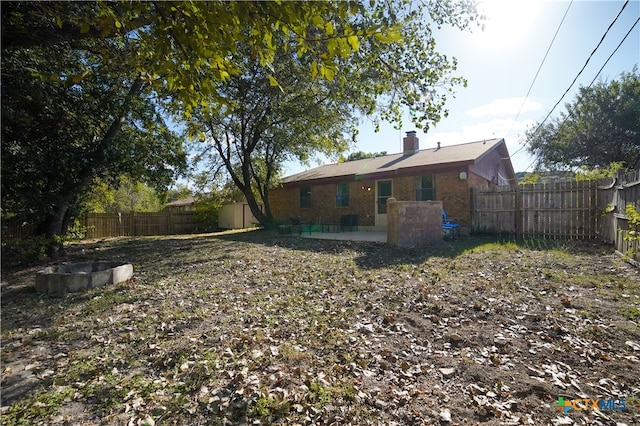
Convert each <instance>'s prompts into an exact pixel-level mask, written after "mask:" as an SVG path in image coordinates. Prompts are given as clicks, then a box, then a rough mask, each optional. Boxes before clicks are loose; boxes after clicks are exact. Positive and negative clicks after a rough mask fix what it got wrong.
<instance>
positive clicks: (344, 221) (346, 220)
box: [340, 214, 358, 232]
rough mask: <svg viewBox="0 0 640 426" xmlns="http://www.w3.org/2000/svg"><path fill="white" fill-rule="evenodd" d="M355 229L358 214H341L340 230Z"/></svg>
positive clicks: (356, 227)
mask: <svg viewBox="0 0 640 426" xmlns="http://www.w3.org/2000/svg"><path fill="white" fill-rule="evenodd" d="M347 230H349V231H357V230H358V215H357V214H343V215H342V216H340V231H341V232H344V231H347Z"/></svg>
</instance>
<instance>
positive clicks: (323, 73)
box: [172, 2, 473, 226]
mask: <svg viewBox="0 0 640 426" xmlns="http://www.w3.org/2000/svg"><path fill="white" fill-rule="evenodd" d="M306 4H307V3H305V5H306ZM438 5H439V7H435V5H433V4H431V3H427V4H422V5H420V6H418V7H417V9H415V10H413V11H411V12H409V11H408V10H407V9H406V8H405V5H404V4H400V3H395V2H390V3H386V2H385V3H374V4H373V5H372V6H371V8H366V9H364V8H357V9H356V12H357V13H353V14H350V15H347V16H344V17H343V16H342V15H340V14H338V15H337V16H334V15H333V14H328V15H320V16H330V17H332V18H331V19H330V20H327V18H326V17H323V18H322V19H320V18H318V19H317V20H316V19H315V18H312V22H314V25H320V23H321V22H322V23H323V24H322V29H323V30H325V31H329V32H331V33H332V34H333V32H334V31H335V32H336V34H349V33H351V32H353V31H355V33H356V34H357V35H358V36H357V43H356V40H355V39H353V38H350V37H344V38H341V37H340V36H338V37H337V38H333V36H332V37H330V38H328V39H321V38H318V39H317V41H318V43H319V45H321V46H323V49H326V51H327V53H326V54H324V55H323V59H327V60H328V61H330V63H327V62H324V63H323V64H322V65H321V64H320V63H319V62H318V61H317V58H315V57H314V56H313V55H311V56H308V55H300V54H299V53H300V51H298V55H292V54H291V50H290V46H291V44H290V42H291V38H290V35H289V34H288V33H287V34H286V35H283V34H280V33H278V32H274V33H273V34H271V35H269V36H268V37H266V40H268V43H273V44H274V46H275V47H274V48H273V51H272V52H271V53H270V55H271V56H270V58H271V61H270V65H269V67H267V68H265V66H264V64H263V63H262V61H261V60H260V58H259V57H256V56H255V55H254V48H255V47H254V46H252V45H251V44H250V43H243V42H242V41H238V42H237V43H236V44H235V46H236V49H235V51H234V54H232V55H230V56H229V59H230V61H231V62H233V64H234V66H235V72H233V73H230V75H229V76H228V77H227V78H225V79H224V80H223V81H217V82H216V83H215V84H214V85H213V86H215V89H213V90H211V91H210V92H199V93H198V95H197V96H199V100H200V102H199V105H201V107H199V108H193V109H189V108H188V104H189V103H191V102H193V99H192V98H189V99H182V98H181V97H177V98H176V99H175V100H174V101H175V102H174V103H172V107H173V110H174V111H175V112H176V115H178V114H181V113H183V112H184V111H188V114H187V120H186V121H185V126H186V127H187V129H188V130H187V131H188V134H189V135H190V136H191V137H192V138H194V139H197V140H200V141H201V142H202V144H201V150H200V154H199V156H198V158H200V159H202V160H205V161H206V162H207V165H206V168H207V169H209V170H211V173H212V174H215V173H218V172H219V171H220V170H221V169H222V170H225V172H226V173H227V174H228V175H229V176H230V178H231V180H232V181H233V182H234V183H235V184H236V186H237V187H238V188H239V189H240V190H241V191H242V192H243V194H244V196H245V197H246V200H247V202H248V203H249V206H250V207H251V211H252V213H253V214H254V216H255V217H256V218H257V219H258V220H259V221H260V222H261V223H262V224H263V225H267V226H268V225H269V224H271V223H272V222H273V217H272V214H271V211H270V206H269V202H268V201H269V200H268V193H269V189H270V188H272V187H273V186H274V185H275V184H276V183H277V178H278V175H279V173H280V171H281V168H282V164H283V163H284V162H285V161H291V160H297V161H300V162H301V163H303V164H309V162H310V160H312V159H313V158H314V157H315V156H316V155H318V154H324V155H326V156H329V157H333V158H335V157H337V156H338V155H339V154H340V153H342V152H344V151H345V150H346V149H347V148H348V146H349V141H348V139H347V135H349V134H350V133H351V134H353V133H354V132H355V127H356V125H357V122H358V120H359V118H360V116H361V115H362V114H365V115H369V116H371V117H372V119H373V120H374V121H379V120H388V121H392V122H395V123H396V124H398V125H402V123H401V109H402V107H404V106H409V107H410V108H411V109H412V111H413V112H414V115H413V118H414V122H415V124H416V126H417V127H418V128H424V129H427V128H429V126H431V125H432V124H434V123H436V122H437V121H438V120H439V119H440V117H441V116H442V115H446V111H444V102H445V100H446V93H449V92H451V91H452V90H453V88H454V87H455V86H456V85H458V84H462V83H463V80H461V79H459V78H455V77H452V76H451V75H450V74H451V72H452V71H453V70H454V69H455V62H454V61H450V60H449V59H448V58H447V57H446V56H444V55H441V54H439V53H438V52H436V51H435V43H433V37H432V33H431V27H430V22H432V21H433V22H437V23H438V25H441V24H444V23H447V22H453V23H454V24H455V25H458V24H459V25H460V26H462V27H464V26H466V22H467V21H464V20H462V21H458V20H456V19H454V18H456V17H455V16H454V15H455V14H456V13H459V14H462V15H465V14H467V13H472V11H473V8H470V9H466V8H462V9H459V8H458V7H459V6H460V5H459V4H457V3H444V4H441V3H438ZM428 6H434V7H432V8H429V7H428ZM469 7H470V6H469ZM436 17H437V18H438V19H436ZM338 18H339V19H338ZM316 21H317V22H316ZM328 22H331V25H328V24H327V23H328ZM463 22H465V24H463ZM409 40H410V42H409ZM258 56H259V55H258ZM309 67H311V73H309ZM274 76H275V77H276V78H277V82H276V81H275V80H274ZM319 77H323V78H319ZM203 78H205V79H207V80H215V73H214V74H207V73H205V74H203ZM442 92H444V93H442ZM207 93H209V94H208V97H206V96H207ZM220 94H224V101H222V102H221V101H220V99H219V98H218V96H219V95H220ZM213 105H215V106H216V107H215V108H214V107H213ZM260 203H261V204H263V205H264V206H265V211H264V213H263V212H262V211H261V210H260V209H259V207H258V205H259V204H260Z"/></svg>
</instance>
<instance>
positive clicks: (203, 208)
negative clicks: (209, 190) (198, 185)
mask: <svg viewBox="0 0 640 426" xmlns="http://www.w3.org/2000/svg"><path fill="white" fill-rule="evenodd" d="M223 205H224V200H223V199H222V198H221V197H219V196H210V197H200V198H199V199H198V200H197V201H196V202H195V203H194V205H193V210H194V212H195V222H196V231H197V232H212V231H215V230H216V229H217V227H218V214H219V213H220V209H221V208H222V206H223Z"/></svg>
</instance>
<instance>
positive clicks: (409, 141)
mask: <svg viewBox="0 0 640 426" xmlns="http://www.w3.org/2000/svg"><path fill="white" fill-rule="evenodd" d="M418 151H420V145H419V144H418V138H417V137H416V131H415V130H412V131H410V132H407V136H405V137H404V139H402V155H405V156H409V155H413V154H416V153H417V152H418Z"/></svg>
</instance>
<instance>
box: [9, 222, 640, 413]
mask: <svg viewBox="0 0 640 426" xmlns="http://www.w3.org/2000/svg"><path fill="white" fill-rule="evenodd" d="M612 251H613V250H612V248H611V247H609V246H600V245H596V244H591V243H581V242H574V243H567V242H556V241H548V240H527V241H524V242H513V241H496V239H495V238H493V239H492V238H488V237H486V238H481V237H475V238H462V239H459V240H456V241H450V242H444V243H443V244H442V245H439V246H434V247H426V248H416V249H398V248H393V247H390V246H388V245H386V244H381V243H355V242H331V241H321V240H309V239H304V238H298V237H297V236H294V237H289V236H278V235H273V234H270V233H267V232H251V233H236V234H227V235H216V234H210V235H197V236H181V237H154V238H138V239H110V240H102V241H86V242H82V243H79V244H73V245H71V246H70V247H68V249H67V258H66V259H65V260H66V261H68V262H75V261H87V260H94V259H99V260H110V261H114V260H122V261H127V262H131V263H133V264H134V278H133V279H131V280H129V281H127V282H126V283H122V284H119V285H113V286H109V287H104V288H101V289H94V290H90V291H88V292H84V293H74V294H69V295H67V296H66V297H64V298H59V297H58V298H56V297H52V296H42V295H39V294H37V293H36V292H35V289H34V285H33V280H34V274H35V272H36V271H37V270H38V269H39V268H40V267H42V266H43V265H39V266H34V267H30V268H22V269H15V270H3V272H2V383H1V386H2V411H1V416H2V417H1V423H2V424H3V425H14V424H29V425H33V424H47V425H49V424H73V425H103V424H114V425H119V424H122V425H125V424H133V425H141V424H150V425H153V424H155V425H160V424H162V425H173V424H176V425H198V424H211V425H218V424H283V425H284V424H286V425H293V424H301V425H306V424H322V425H324V424H326V425H329V424H336V425H346V424H353V425H366V424H385V425H394V424H395V425H449V424H450V425H469V424H478V425H564V424H576V425H583V424H589V425H591V424H593V425H622V424H627V425H633V424H640V273H639V271H638V270H637V269H636V268H635V267H633V266H631V265H629V264H627V263H625V262H624V261H623V260H622V259H620V258H619V257H617V256H615V255H614V254H613V253H612ZM560 397H562V398H564V401H571V402H573V403H574V404H575V405H574V406H572V407H573V408H572V409H571V410H568V411H567V412H564V409H563V407H556V406H555V405H557V404H558V398H560ZM578 399H580V400H585V399H586V400H588V401H584V402H581V403H579V402H578V401H577V400H578ZM597 399H600V400H602V401H603V403H604V404H611V405H604V406H603V408H605V409H602V410H598V409H593V408H594V407H593V402H592V401H594V400H597ZM609 400H614V401H613V402H609ZM612 408H616V409H612Z"/></svg>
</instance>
